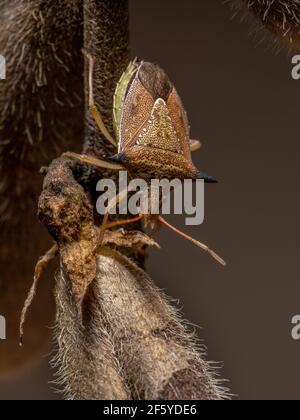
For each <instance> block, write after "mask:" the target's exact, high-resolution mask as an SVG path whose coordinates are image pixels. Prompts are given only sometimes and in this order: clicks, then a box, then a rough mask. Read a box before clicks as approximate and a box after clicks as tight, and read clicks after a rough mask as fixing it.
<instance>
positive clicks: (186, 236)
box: [158, 216, 226, 267]
mask: <svg viewBox="0 0 300 420" xmlns="http://www.w3.org/2000/svg"><path fill="white" fill-rule="evenodd" d="M158 220H159V221H160V222H161V223H162V224H163V225H164V226H166V227H167V228H169V229H170V230H172V231H173V232H175V233H177V234H178V235H180V236H182V237H183V238H185V239H187V240H188V241H191V242H192V243H193V244H194V245H196V246H197V247H199V248H201V249H203V250H204V251H206V252H208V253H209V254H210V255H211V256H212V257H213V258H214V259H215V260H216V261H218V263H220V264H221V265H223V266H224V267H225V266H226V262H225V261H224V260H223V258H221V257H220V256H219V255H218V254H216V253H215V252H214V251H213V250H212V249H210V248H208V246H207V245H205V244H203V243H201V242H199V241H196V239H194V238H192V237H191V236H189V235H187V234H185V233H183V232H181V230H179V229H177V228H176V227H174V226H173V225H171V224H170V223H168V222H167V221H166V220H165V219H164V218H163V217H161V216H158Z"/></svg>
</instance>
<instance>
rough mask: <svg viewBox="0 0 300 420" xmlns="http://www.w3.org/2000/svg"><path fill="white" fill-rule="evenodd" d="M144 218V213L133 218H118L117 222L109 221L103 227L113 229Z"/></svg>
mask: <svg viewBox="0 0 300 420" xmlns="http://www.w3.org/2000/svg"><path fill="white" fill-rule="evenodd" d="M143 218H144V215H143V214H139V215H138V216H136V217H132V218H129V219H124V220H117V221H115V222H111V223H107V224H105V225H104V226H103V228H104V229H112V228H115V227H119V226H124V225H129V224H130V223H136V222H139V221H140V220H142V219H143Z"/></svg>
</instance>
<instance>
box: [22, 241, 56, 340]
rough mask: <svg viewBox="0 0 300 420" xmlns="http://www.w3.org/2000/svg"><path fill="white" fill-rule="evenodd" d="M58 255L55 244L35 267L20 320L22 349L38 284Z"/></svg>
mask: <svg viewBox="0 0 300 420" xmlns="http://www.w3.org/2000/svg"><path fill="white" fill-rule="evenodd" d="M57 253H58V245H57V244H55V245H53V247H52V248H51V249H49V251H47V253H46V254H45V255H44V256H43V257H42V258H40V260H39V261H38V263H37V265H36V267H35V271H34V280H33V284H32V286H31V289H30V291H29V293H28V296H27V299H26V301H25V303H24V306H23V309H22V314H21V320H20V343H19V344H20V347H22V345H23V336H24V324H25V321H26V317H27V314H28V310H29V308H30V306H31V304H32V302H33V299H34V297H35V295H36V290H37V286H38V283H39V281H40V278H41V276H42V274H43V272H44V270H45V269H46V268H47V266H48V264H49V263H50V261H51V260H53V258H55V256H56V254H57Z"/></svg>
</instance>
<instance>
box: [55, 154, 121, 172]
mask: <svg viewBox="0 0 300 420" xmlns="http://www.w3.org/2000/svg"><path fill="white" fill-rule="evenodd" d="M63 156H65V157H68V158H72V159H76V160H79V161H80V162H82V163H85V164H87V165H92V166H95V167H96V168H101V169H112V170H115V171H120V170H122V169H123V170H124V169H125V168H124V166H123V165H120V164H117V163H111V162H107V161H106V160H101V159H96V158H93V157H92V156H88V155H80V154H78V153H73V152H66V153H64V154H63Z"/></svg>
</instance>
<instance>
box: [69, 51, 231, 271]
mask: <svg viewBox="0 0 300 420" xmlns="http://www.w3.org/2000/svg"><path fill="white" fill-rule="evenodd" d="M87 57H88V59H89V63H90V68H89V108H90V112H91V114H92V116H93V117H94V119H95V121H96V123H97V125H98V127H99V129H100V130H101V132H102V134H103V135H104V137H105V138H106V139H107V140H108V141H109V142H110V143H112V144H113V145H114V146H115V147H116V149H117V153H116V154H115V155H114V156H112V157H111V158H110V159H109V160H110V161H109V162H108V161H103V160H99V159H95V158H92V157H90V156H87V155H78V154H75V153H72V152H68V153H65V154H64V155H65V156H68V157H72V158H75V159H78V160H80V161H81V162H83V163H87V164H91V165H94V166H96V167H99V168H107V169H115V170H121V169H127V170H128V171H129V173H131V174H132V175H135V176H137V177H140V178H143V179H145V180H146V181H149V180H151V179H152V178H157V179H162V178H168V179H174V178H178V179H181V180H184V179H203V180H204V181H205V182H208V183H215V182H217V181H216V180H215V179H214V178H212V177H210V176H208V175H206V174H205V173H204V172H202V171H199V170H197V169H196V167H195V166H194V164H193V161H192V158H191V152H192V151H194V150H197V149H199V148H200V147H201V143H200V142H198V141H197V140H191V139H190V135H189V131H190V130H189V124H188V119H187V115H186V112H185V110H184V107H183V105H182V102H181V99H180V97H179V95H178V93H177V91H176V89H175V87H174V85H173V84H172V83H171V82H170V80H169V78H168V77H167V75H166V73H165V72H164V71H163V70H162V69H161V68H160V67H159V66H158V65H155V64H152V63H148V62H143V61H142V62H137V61H134V62H131V63H130V64H129V66H128V68H127V70H126V71H125V73H124V74H123V75H122V77H121V79H120V81H119V83H118V85H117V88H116V91H115V95H114V110H113V121H114V134H115V138H116V140H115V139H114V138H113V137H112V136H111V134H110V133H109V132H108V130H107V129H106V127H105V125H104V123H103V120H102V117H101V114H100V113H99V111H98V110H97V107H96V105H95V102H94V97H93V67H94V60H93V58H92V57H91V56H90V55H88V54H87ZM121 195H122V192H120V194H119V196H118V198H117V201H118V200H120V196H121ZM142 218H144V219H145V222H146V225H148V226H149V225H150V227H151V228H152V229H153V230H155V228H156V225H157V224H158V225H160V224H163V225H165V226H167V227H168V228H170V229H172V230H173V231H175V232H176V233H178V234H180V235H181V236H183V237H184V238H186V239H188V240H190V241H192V242H193V243H194V244H195V245H197V246H198V247H200V248H202V249H204V250H205V251H207V252H208V253H210V255H211V256H212V257H213V258H215V259H216V260H217V261H218V262H219V263H220V264H222V265H226V263H225V261H224V260H223V259H222V258H220V257H219V256H218V255H217V254H216V253H215V252H214V251H212V250H211V249H209V248H208V247H207V246H206V245H204V244H202V243H201V242H198V241H196V240H195V239H193V238H191V237H189V236H187V235H186V234H184V233H183V232H181V231H179V230H178V229H176V228H175V227H173V226H172V225H170V224H169V223H168V222H167V221H166V220H165V219H164V218H162V217H161V216H157V215H155V216H153V215H151V214H149V215H147V216H144V215H140V216H138V217H135V218H133V219H128V220H121V221H117V222H113V223H109V224H107V225H105V226H104V228H107V229H109V228H112V227H117V226H120V225H124V224H126V223H131V222H133V221H137V220H139V219H142Z"/></svg>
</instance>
